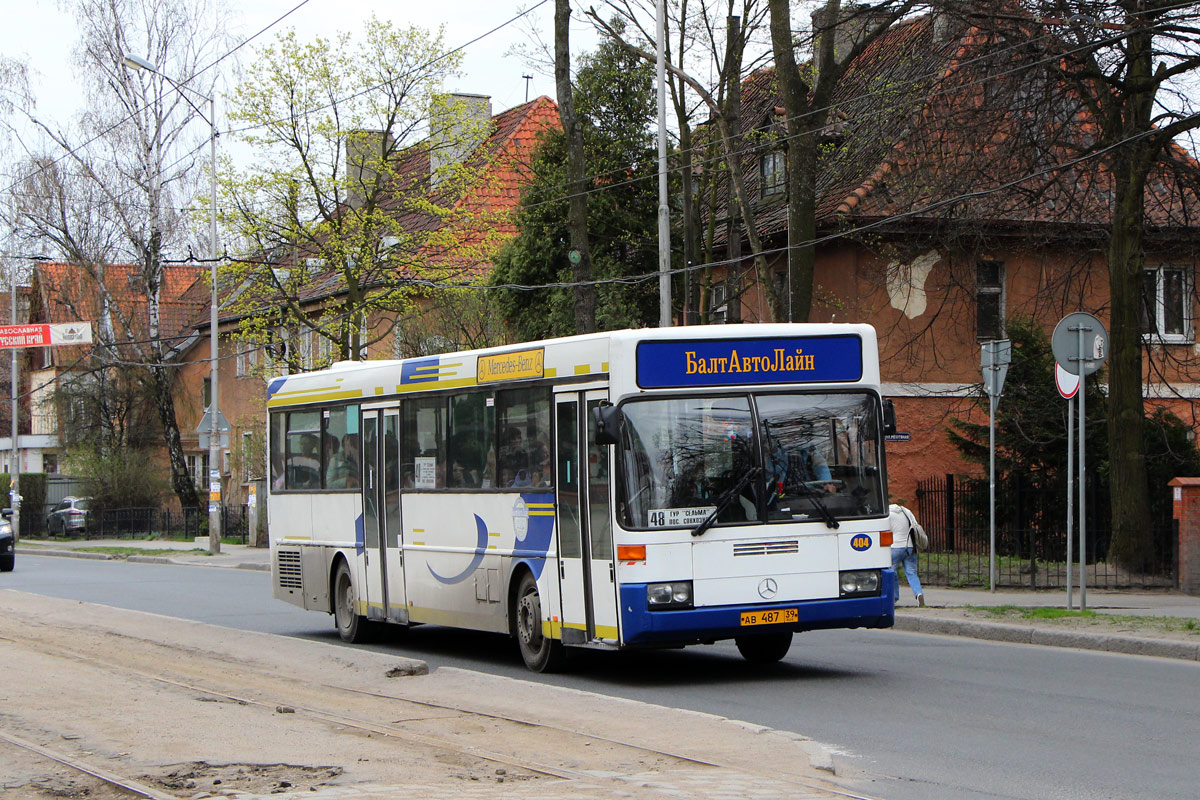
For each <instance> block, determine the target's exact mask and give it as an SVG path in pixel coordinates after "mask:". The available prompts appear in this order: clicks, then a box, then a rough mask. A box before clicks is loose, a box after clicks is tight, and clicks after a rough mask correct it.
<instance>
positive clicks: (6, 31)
mask: <svg viewBox="0 0 1200 800" xmlns="http://www.w3.org/2000/svg"><path fill="white" fill-rule="evenodd" d="M537 2H538V0H498V1H497V0H448V1H446V0H443V2H413V1H412V0H391V1H390V2H389V1H388V0H309V2H307V3H306V4H304V5H303V7H301V8H300V9H299V10H297V11H295V13H293V14H291V15H290V16H289V17H287V18H286V19H285V20H284V21H283V22H281V23H280V24H279V25H277V26H276V27H274V28H272V29H271V30H270V31H269V32H268V33H266V34H264V35H263V36H261V37H259V38H257V39H256V40H255V43H263V42H268V41H270V40H271V39H272V38H273V35H274V33H275V32H276V31H279V30H285V29H287V28H289V27H290V28H295V30H296V32H297V33H298V34H299V36H300V38H301V39H311V38H312V37H314V36H316V35H317V34H322V35H331V34H333V33H335V32H337V31H357V30H358V29H359V28H360V26H361V23H362V22H363V21H364V20H365V19H367V18H368V17H369V16H370V15H371V14H372V13H374V14H375V15H376V16H377V17H379V18H380V19H384V20H389V21H391V22H392V23H393V24H394V25H396V26H397V27H407V26H409V25H418V26H420V27H423V28H427V29H429V30H436V29H437V27H438V26H440V25H444V26H445V43H446V44H447V46H449V47H458V46H460V45H464V44H466V43H467V42H470V41H472V40H473V39H476V38H477V37H479V36H481V35H483V34H485V33H487V32H488V31H490V30H491V29H493V28H495V27H497V26H499V25H501V24H503V23H504V22H506V21H507V20H509V19H511V18H513V17H515V16H516V15H517V14H519V13H521V12H522V11H524V10H526V9H528V8H530V7H532V6H534V5H536V4H537ZM299 4H300V0H248V2H241V3H231V4H230V5H231V7H232V8H233V9H234V12H233V13H234V24H235V30H236V37H235V38H236V39H237V40H238V41H241V40H243V39H245V38H247V37H249V36H252V35H253V34H255V33H257V32H258V31H259V30H261V29H262V28H264V27H266V26H267V25H269V24H271V23H272V22H273V21H275V20H276V19H278V18H279V17H281V16H283V15H284V14H285V13H287V12H288V11H289V10H290V9H293V8H295V6H297V5H299ZM65 5H69V4H68V3H63V2H62V1H61V0H7V2H5V3H4V7H5V8H4V19H3V24H0V53H3V54H4V55H6V56H10V57H16V58H21V59H23V60H25V61H26V62H27V63H28V65H29V67H30V68H31V72H32V75H31V82H32V89H33V93H34V96H35V98H36V100H37V114H38V115H40V116H41V117H42V118H43V119H47V120H54V121H56V122H58V123H60V124H65V123H67V122H69V121H70V119H71V117H72V116H73V115H74V113H75V112H77V111H78V110H79V108H80V107H81V105H82V103H83V98H82V96H81V94H80V92H79V90H78V85H77V83H76V81H75V80H74V79H73V76H72V65H71V53H72V50H73V49H74V47H75V46H76V42H77V36H76V32H75V25H74V20H73V18H72V15H71V13H70V12H69V11H67V10H64V6H65ZM553 10H554V4H553V3H552V2H546V3H543V4H542V5H541V6H540V7H538V8H537V9H536V10H534V11H533V12H532V13H531V14H529V15H528V16H527V17H525V18H524V19H523V20H521V21H519V22H516V23H513V24H511V25H508V26H507V27H505V28H502V29H501V30H499V31H497V32H495V33H493V34H491V35H489V36H487V37H486V38H484V39H483V40H482V41H479V42H477V43H475V44H472V45H470V46H469V47H467V48H466V50H465V52H464V59H463V76H462V77H460V78H458V79H457V80H455V82H454V84H453V85H448V86H446V87H444V88H445V89H446V90H447V91H460V92H469V93H475V94H487V95H490V96H491V98H492V108H493V109H494V111H496V112H499V111H503V110H504V109H507V108H511V107H512V106H515V105H518V104H520V103H523V102H524V101H525V93H526V82H525V80H524V79H523V78H522V75H527V74H532V75H533V80H532V81H530V82H529V88H528V91H529V97H530V98H531V99H532V98H534V97H537V96H538V95H542V94H545V95H548V96H550V97H553V96H554V81H553V78H552V77H551V76H549V75H545V74H539V73H537V72H536V71H535V70H533V69H531V68H530V67H529V65H528V64H526V63H525V62H524V61H523V60H522V59H521V58H519V57H517V56H515V55H509V54H508V52H509V50H510V49H511V48H512V46H513V45H514V44H517V43H520V42H528V41H529V40H530V26H531V25H534V26H536V27H537V29H538V30H540V31H542V32H543V35H544V37H545V40H546V41H551V40H552V37H551V26H552V25H553ZM576 28H577V30H578V31H579V37H578V39H579V42H580V44H581V46H587V45H588V43H589V41H592V42H594V37H592V36H585V35H584V33H585V31H584V26H583V25H582V22H577V25H576ZM242 53H244V54H245V55H243V59H248V58H252V57H253V56H252V54H251V53H249V52H247V51H246V50H243V51H242ZM226 88H228V87H227V85H226ZM219 116H220V112H219V110H218V117H219Z"/></svg>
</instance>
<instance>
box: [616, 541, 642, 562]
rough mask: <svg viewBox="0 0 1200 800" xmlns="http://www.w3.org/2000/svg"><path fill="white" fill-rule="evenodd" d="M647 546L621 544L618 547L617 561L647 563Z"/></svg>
mask: <svg viewBox="0 0 1200 800" xmlns="http://www.w3.org/2000/svg"><path fill="white" fill-rule="evenodd" d="M645 560H646V545H644V544H619V545H617V561H645Z"/></svg>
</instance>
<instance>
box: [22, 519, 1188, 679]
mask: <svg viewBox="0 0 1200 800" xmlns="http://www.w3.org/2000/svg"><path fill="white" fill-rule="evenodd" d="M94 548H101V549H103V548H124V549H139V550H172V551H176V552H174V553H171V554H155V555H130V556H127V557H125V558H126V560H128V561H133V562H144V563H159V564H187V565H189V566H206V567H226V568H231V569H253V570H264V571H267V570H270V568H271V562H270V558H271V551H270V549H269V548H266V547H247V546H246V545H236V544H232V545H231V544H222V545H221V552H220V553H219V554H217V555H210V554H209V553H208V539H207V538H202V539H199V540H197V541H196V542H179V541H163V540H151V541H147V540H145V539H91V540H71V541H64V542H43V541H37V540H29V539H22V540H21V541H20V543H18V545H17V555H18V556H26V555H55V556H74V557H77V558H120V557H122V556H114V555H109V554H104V553H94V552H86V551H87V550H91V549H94ZM18 560H19V559H18ZM900 593H901V594H900V602H899V604H898V605H897V607H896V626H895V627H896V630H901V631H912V632H916V633H934V634H942V635H953V636H968V637H973V638H977V639H991V640H995V641H1003V642H1019V643H1025V644H1039V645H1051V646H1055V647H1075V648H1081V649H1088V650H1102V651H1107V652H1117V653H1128V654H1132V655H1152V656H1158V657H1164V658H1182V659H1185V660H1189V661H1200V597H1193V596H1190V595H1186V594H1182V593H1180V592H1175V591H1116V590H1109V589H1089V590H1088V591H1087V608H1088V610H1089V611H1094V612H1096V613H1097V614H1099V615H1117V616H1120V617H1122V619H1121V620H1120V621H1109V620H1103V619H1101V620H1098V621H1097V620H1095V619H1091V620H1089V619H1079V618H1067V619H1024V618H1021V619H1015V620H1014V619H1009V618H1008V616H1012V615H1006V616H1001V617H997V616H996V615H995V614H992V613H989V612H985V611H978V610H972V607H974V608H979V607H993V608H994V607H997V606H1012V607H1014V608H1015V609H1035V608H1066V603H1067V593H1066V591H1065V590H1028V589H1025V590H1021V589H1016V590H1009V589H1006V590H1002V591H996V592H989V591H987V590H986V589H950V588H943V587H937V586H932V587H927V588H926V590H925V599H926V602H927V603H928V607H927V608H917V607H916V604H915V602H914V600H913V598H912V593H911V592H910V591H909V590H908V587H907V586H901V587H900ZM1074 602H1075V607H1076V608H1078V605H1079V587H1075V593H1074ZM1136 617H1145V618H1147V621H1146V622H1145V623H1144V624H1139V623H1138V622H1137V621H1136V620H1129V619H1127V618H1136ZM1157 617H1174V618H1177V619H1180V620H1184V621H1187V620H1195V621H1196V625H1195V626H1194V628H1193V629H1190V630H1189V629H1186V628H1183V627H1179V628H1178V629H1176V630H1163V626H1162V625H1161V624H1160V623H1157V622H1156V621H1154V620H1151V619H1149V618H1157ZM1185 624H1186V623H1185Z"/></svg>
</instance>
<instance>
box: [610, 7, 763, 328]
mask: <svg viewBox="0 0 1200 800" xmlns="http://www.w3.org/2000/svg"><path fill="white" fill-rule="evenodd" d="M610 6H611V7H613V8H615V9H616V10H617V11H618V12H619V13H620V14H621V16H622V18H623V19H627V20H630V21H632V22H633V23H634V25H635V27H634V30H637V31H640V37H639V38H638V39H635V40H633V41H630V39H631V38H632V37H626V36H624V35H623V34H622V32H621V31H620V30H618V29H617V28H616V27H614V26H613V25H612V24H610V23H609V22H607V21H605V20H604V19H602V18H601V17H600V16H599V15H598V14H597V13H596V12H595V11H594V10H592V11H589V12H588V16H589V17H591V19H592V21H593V24H595V25H596V27H597V28H598V29H599V30H600V31H602V32H603V33H604V34H605V35H607V36H609V37H611V38H612V39H613V40H614V41H617V42H620V43H621V45H622V46H623V47H625V48H626V49H627V50H629V51H630V52H631V53H634V54H636V55H638V56H639V57H641V58H643V59H646V60H647V61H654V60H655V58H656V57H655V55H654V53H653V52H652V51H651V49H650V42H652V41H653V37H651V36H650V35H649V28H648V26H647V25H646V24H645V21H644V16H645V12H646V9H645V7H642V6H634V5H631V4H626V3H621V4H616V3H610ZM724 7H725V11H726V13H725V15H724V17H723V19H722V20H721V22H722V23H723V24H719V23H718V21H717V20H718V18H719V16H718V15H715V14H714V13H713V9H712V8H711V7H710V6H709V5H708V4H706V3H698V4H697V7H696V8H697V11H696V13H697V14H698V15H699V19H700V20H701V22H700V24H699V29H700V31H701V33H699V34H698V38H702V39H703V41H704V45H703V46H701V47H700V48H699V49H701V50H703V51H704V52H705V56H706V58H708V59H709V61H707V62H706V63H711V64H715V65H716V66H717V71H718V80H717V86H716V88H715V89H713V88H711V87H710V86H708V85H707V84H706V82H705V81H703V80H701V79H700V78H699V77H697V76H696V68H697V67H701V64H698V63H693V64H691V65H688V64H687V63H686V61H685V60H684V57H683V54H682V53H681V54H680V55H679V56H677V58H678V60H677V61H675V60H669V63H668V65H667V69H668V71H669V72H670V74H671V75H672V77H673V79H674V83H675V86H674V88H673V95H674V98H675V104H676V114H677V118H678V117H679V115H680V113H681V111H684V110H686V109H687V100H686V93H687V92H689V91H690V92H691V93H693V95H694V96H695V97H697V98H699V100H700V102H701V103H703V105H704V106H705V107H706V108H707V109H708V118H709V121H710V122H712V123H713V125H714V127H715V128H716V130H717V135H716V140H717V141H718V142H719V146H720V167H721V168H722V169H724V170H726V171H727V177H728V185H729V187H731V190H730V193H729V200H730V203H731V205H730V212H729V213H728V214H725V213H724V212H718V211H717V210H716V209H715V208H713V209H710V211H709V219H710V221H713V222H715V220H716V219H717V217H718V216H725V217H726V220H727V226H728V229H729V234H728V236H729V241H730V243H731V246H732V247H733V248H734V250H735V251H736V250H737V244H735V242H736V243H740V240H741V230H738V229H739V228H741V229H744V232H745V235H746V240H747V242H748V243H749V245H750V252H751V257H752V259H753V263H754V268H755V272H756V274H757V277H758V285H759V286H761V287H762V289H763V291H764V293H765V294H766V297H767V302H768V305H769V307H770V312H771V315H772V317H773V318H774V319H780V318H781V314H782V302H781V299H780V297H779V294H778V292H777V290H776V288H775V283H774V281H772V280H771V275H770V272H769V269H768V264H767V259H766V256H765V255H764V249H765V248H764V245H763V242H762V237H761V236H760V235H759V230H758V223H757V219H756V216H755V212H754V204H753V202H752V200H751V198H750V194H749V191H748V189H747V186H746V177H745V172H744V169H745V167H744V162H746V154H745V152H744V148H745V147H746V144H747V141H748V139H747V137H746V135H745V133H744V131H743V126H742V125H741V123H740V105H741V100H740V86H741V82H742V80H743V79H744V77H745V75H746V73H747V71H748V70H750V69H752V68H753V67H755V66H757V65H758V64H759V63H760V62H759V61H758V60H757V59H755V58H754V57H753V47H752V45H753V44H754V40H755V36H756V34H757V33H758V32H759V31H761V30H762V29H763V27H762V26H763V24H764V22H765V20H766V15H767V7H766V5H765V3H763V2H761V0H742V2H741V3H740V4H737V3H735V0H728V2H727V3H725V4H724ZM681 10H683V11H686V8H683V9H681ZM687 25H688V23H687V22H686V21H684V22H679V21H677V30H680V31H683V30H690V29H689V28H687ZM681 35H684V34H681ZM681 49H682V48H681ZM701 68H702V67H701ZM689 70H690V71H689ZM686 113H687V114H688V115H690V113H691V112H690V110H686ZM689 135H690V130H689ZM689 149H690V148H689ZM710 186H712V184H710ZM712 188H714V189H715V186H713V187H712ZM713 196H714V197H715V196H716V194H715V192H714V194H713ZM736 257H737V255H736V252H735V254H734V255H733V256H731V258H733V259H736ZM705 282H706V283H707V277H706V279H705ZM705 305H706V304H705V301H704V300H703V299H702V300H701V308H702V309H703V308H704V307H705ZM701 313H703V311H702V312H701Z"/></svg>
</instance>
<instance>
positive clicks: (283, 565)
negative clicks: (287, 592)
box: [275, 550, 304, 589]
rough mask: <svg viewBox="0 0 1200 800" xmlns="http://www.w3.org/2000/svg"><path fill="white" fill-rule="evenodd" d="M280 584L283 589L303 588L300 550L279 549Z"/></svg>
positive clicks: (277, 554)
mask: <svg viewBox="0 0 1200 800" xmlns="http://www.w3.org/2000/svg"><path fill="white" fill-rule="evenodd" d="M275 557H276V560H277V561H278V564H279V586H280V588H281V589H302V588H304V587H303V581H302V580H301V570H300V551H299V550H278V551H276V556H275Z"/></svg>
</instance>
